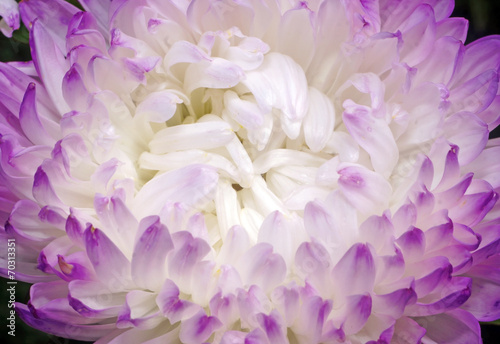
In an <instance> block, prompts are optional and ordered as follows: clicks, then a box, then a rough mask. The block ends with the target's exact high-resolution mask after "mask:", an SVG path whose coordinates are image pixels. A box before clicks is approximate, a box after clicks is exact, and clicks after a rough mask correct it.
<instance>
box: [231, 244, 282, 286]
mask: <svg viewBox="0 0 500 344" xmlns="http://www.w3.org/2000/svg"><path fill="white" fill-rule="evenodd" d="M237 268H238V271H239V273H240V275H241V277H242V279H243V283H244V284H245V285H252V284H255V285H258V286H260V287H262V289H263V290H265V291H269V290H271V289H272V288H274V287H276V286H277V285H278V284H280V283H281V282H282V281H283V280H284V279H285V276H286V263H285V261H284V260H283V258H282V257H281V256H280V255H279V254H276V253H273V247H272V246H271V245H270V244H267V243H259V244H257V245H255V246H253V247H252V248H250V250H248V251H247V252H246V253H245V255H244V256H243V257H242V258H241V260H240V262H239V263H238V265H237Z"/></svg>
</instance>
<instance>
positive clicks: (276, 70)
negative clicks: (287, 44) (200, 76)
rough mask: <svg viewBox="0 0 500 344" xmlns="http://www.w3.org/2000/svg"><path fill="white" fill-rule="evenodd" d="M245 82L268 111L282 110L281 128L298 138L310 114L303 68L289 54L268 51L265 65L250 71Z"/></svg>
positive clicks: (262, 106) (291, 136)
mask: <svg viewBox="0 0 500 344" xmlns="http://www.w3.org/2000/svg"><path fill="white" fill-rule="evenodd" d="M243 84H244V85H245V86H246V87H248V89H249V90H250V92H252V93H253V95H254V96H255V99H256V100H257V103H258V104H259V105H260V107H261V108H262V109H263V110H264V111H265V112H271V110H272V109H273V108H276V109H279V110H281V114H282V115H281V120H282V128H283V130H284V131H285V133H286V134H287V135H288V136H289V137H290V138H291V139H295V138H296V137H297V136H298V135H299V131H300V124H301V122H302V119H303V118H304V117H305V116H306V114H307V108H308V102H309V100H308V98H307V89H308V87H307V80H306V77H305V75H304V71H303V70H302V68H300V66H299V65H298V64H297V63H296V62H294V61H293V60H292V59H291V58H290V57H288V56H285V55H281V54H277V53H269V54H267V55H266V57H265V58H264V62H263V63H262V65H261V66H260V67H259V68H257V69H256V70H254V71H251V72H247V73H246V78H245V80H243Z"/></svg>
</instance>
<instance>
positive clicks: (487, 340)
mask: <svg viewBox="0 0 500 344" xmlns="http://www.w3.org/2000/svg"><path fill="white" fill-rule="evenodd" d="M103 1H104V0H103ZM409 1H412V0H409ZM68 2H70V3H72V4H73V5H75V6H78V7H79V8H80V9H81V8H82V7H81V6H80V5H79V3H78V1H77V0H68ZM499 13H500V1H499V0H456V1H455V10H454V12H453V14H452V16H453V17H464V18H467V19H469V32H468V36H467V41H466V43H470V42H472V41H474V40H476V39H478V38H480V37H483V36H486V35H491V34H500V20H499V17H498V16H499ZM30 59H31V54H30V48H29V35H28V30H27V29H26V27H25V26H24V25H21V28H20V29H19V30H17V31H16V32H14V34H13V37H12V38H10V39H9V38H7V37H5V36H3V35H2V34H1V33H0V61H1V62H7V61H29V60H30ZM498 136H500V127H499V128H497V129H496V130H495V131H494V132H492V135H491V137H498ZM6 286H7V284H6V280H5V279H3V278H2V279H1V280H0V289H1V292H0V302H2V304H0V318H2V319H6V318H7V317H8V311H9V309H8V308H7V306H6V305H7V300H8V295H7V290H6V289H7V288H6ZM29 286H30V285H29V284H28V283H23V282H19V283H18V284H17V286H16V297H17V301H18V302H23V303H26V302H27V301H28V300H29ZM3 322H4V323H5V320H3ZM481 328H482V334H483V340H484V344H493V343H498V341H499V338H500V320H499V321H496V322H491V323H482V324H481ZM0 339H1V340H2V341H1V342H2V343H9V344H18V343H19V344H22V343H29V344H82V343H87V342H81V341H74V340H68V339H64V338H59V337H56V336H52V335H49V334H46V333H44V332H40V331H37V330H34V329H32V328H30V327H29V326H27V325H26V324H24V323H23V322H22V321H21V320H20V319H19V318H18V319H17V323H16V337H12V336H8V335H7V331H6V330H5V326H3V330H1V332H0Z"/></svg>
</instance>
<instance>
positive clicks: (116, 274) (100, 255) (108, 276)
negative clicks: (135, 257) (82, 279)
mask: <svg viewBox="0 0 500 344" xmlns="http://www.w3.org/2000/svg"><path fill="white" fill-rule="evenodd" d="M84 236H85V249H86V250H87V255H88V257H89V259H90V261H91V262H92V266H93V267H94V270H95V272H96V274H97V276H98V277H99V279H100V280H102V281H103V282H104V283H105V284H107V285H116V284H117V283H121V284H122V285H126V284H127V283H128V281H130V262H129V260H128V259H127V258H126V257H125V255H124V254H123V253H122V252H121V251H120V249H119V248H118V247H116V245H115V244H114V243H113V242H112V241H111V240H110V239H109V238H108V237H107V236H106V234H104V232H103V231H101V230H100V229H98V228H94V227H93V226H92V225H90V226H89V227H88V228H87V229H86V230H85V233H84ZM118 281H119V282H118Z"/></svg>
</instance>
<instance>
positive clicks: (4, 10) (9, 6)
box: [0, 0, 19, 37]
mask: <svg viewBox="0 0 500 344" xmlns="http://www.w3.org/2000/svg"><path fill="white" fill-rule="evenodd" d="M0 16H1V17H2V20H1V22H0V30H1V31H2V33H3V34H4V35H5V36H6V37H12V32H13V31H14V30H17V29H19V9H18V6H17V3H16V2H15V1H14V0H5V1H4V2H2V4H1V5H0Z"/></svg>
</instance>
